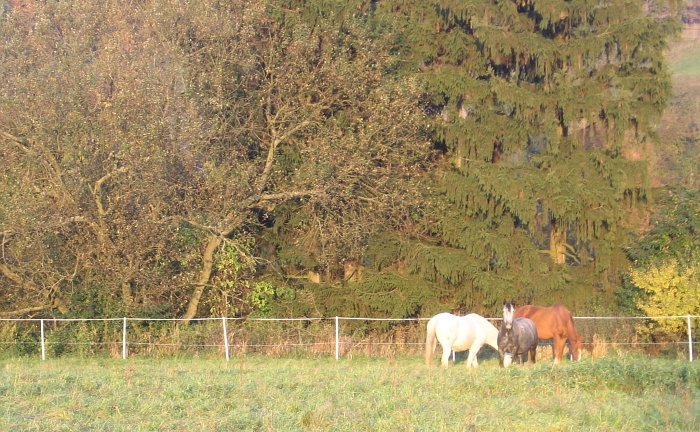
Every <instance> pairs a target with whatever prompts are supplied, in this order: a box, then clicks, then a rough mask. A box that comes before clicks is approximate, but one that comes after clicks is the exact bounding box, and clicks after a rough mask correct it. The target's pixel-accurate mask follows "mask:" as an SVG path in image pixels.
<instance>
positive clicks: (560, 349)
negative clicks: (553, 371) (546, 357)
mask: <svg viewBox="0 0 700 432" xmlns="http://www.w3.org/2000/svg"><path fill="white" fill-rule="evenodd" d="M565 344H566V339H564V338H562V337H561V336H559V335H554V364H557V363H559V362H560V361H561V357H562V356H563V355H564V345H565Z"/></svg>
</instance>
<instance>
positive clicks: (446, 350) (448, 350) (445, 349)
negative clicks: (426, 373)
mask: <svg viewBox="0 0 700 432" xmlns="http://www.w3.org/2000/svg"><path fill="white" fill-rule="evenodd" d="M450 354H452V345H451V344H445V345H443V346H442V358H441V359H440V363H441V364H442V367H443V368H447V365H448V364H449V362H450Z"/></svg>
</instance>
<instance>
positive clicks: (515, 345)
mask: <svg viewBox="0 0 700 432" xmlns="http://www.w3.org/2000/svg"><path fill="white" fill-rule="evenodd" d="M513 312H515V304H513V302H506V303H505V304H504V305H503V322H502V323H501V329H500V330H499V331H498V360H499V364H500V365H501V366H502V367H508V366H510V363H511V362H512V360H513V357H515V356H518V360H519V362H520V363H521V364H522V363H523V359H522V356H523V355H528V354H529V355H528V357H529V358H530V361H531V362H533V363H535V354H537V342H538V338H537V327H535V323H534V322H533V321H532V320H531V319H529V318H523V317H521V318H513Z"/></svg>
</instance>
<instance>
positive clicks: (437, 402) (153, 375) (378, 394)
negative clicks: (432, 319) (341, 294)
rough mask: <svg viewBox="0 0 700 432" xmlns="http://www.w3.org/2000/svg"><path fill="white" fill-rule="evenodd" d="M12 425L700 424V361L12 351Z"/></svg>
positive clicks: (613, 427) (1, 388) (6, 388)
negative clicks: (22, 354) (523, 362)
mask: <svg viewBox="0 0 700 432" xmlns="http://www.w3.org/2000/svg"><path fill="white" fill-rule="evenodd" d="M0 368H1V369H2V373H1V374H0V400H2V404H0V430H3V431H5V430H7V431H10V430H11V431H85V430H94V431H112V430H129V431H133V432H135V431H161V430H162V431H178V430H183V431H184V430H188V431H190V430H193V431H198V430H202V431H205V430H206V431H214V430H220V431H235V430H242V431H253V430H256V431H257V430H263V431H267V430H273V431H308V430H332V431H460V430H464V431H503V430H508V431H521V430H523V431H524V430H537V431H568V430H571V431H573V430H599V431H644V430H648V431H658V430H687V431H691V430H700V363H698V362H696V363H688V362H683V361H675V360H659V359H651V358H646V357H634V358H631V357H625V358H604V359H598V360H588V361H583V362H581V363H570V362H565V363H563V364H561V365H559V366H557V367H552V363H551V362H550V361H547V362H541V363H538V364H537V365H535V366H525V367H515V368H510V369H507V370H503V369H500V368H499V367H498V364H497V361H496V360H494V359H488V360H486V361H484V362H482V364H481V366H480V368H479V370H478V371H473V370H471V371H470V370H466V369H465V368H464V367H462V366H460V365H458V366H457V367H452V366H451V367H450V368H449V369H448V370H441V369H439V368H432V369H427V368H426V367H425V366H424V365H423V364H422V362H421V360H420V359H417V358H406V359H396V360H389V359H346V360H342V361H340V362H336V361H334V360H333V359H328V358H323V359H279V358H262V357H245V358H240V359H233V360H232V361H231V362H229V363H226V362H225V361H223V360H220V359H201V358H199V359H198V358H187V359H172V358H171V359H130V360H127V361H120V360H115V359H89V360H85V359H82V360H79V359H56V360H50V361H46V362H40V361H36V360H19V359H12V360H5V361H2V362H0Z"/></svg>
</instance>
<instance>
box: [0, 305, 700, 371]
mask: <svg viewBox="0 0 700 432" xmlns="http://www.w3.org/2000/svg"><path fill="white" fill-rule="evenodd" d="M697 318H700V315H661V316H580V317H574V320H579V321H585V320H606V321H607V320H654V321H657V320H666V319H669V320H670V319H676V320H683V321H685V322H686V323H687V336H688V339H687V341H679V342H619V341H618V342H599V343H600V344H603V345H604V344H609V345H621V346H631V345H669V344H677V345H685V344H687V346H688V360H689V361H693V359H694V350H693V344H695V343H698V342H694V341H693V325H692V321H693V320H694V319H697ZM429 319H430V318H371V317H340V316H336V317H308V318H307V317H299V318H227V317H220V318H194V319H191V320H189V321H194V322H207V321H217V320H218V321H221V322H222V326H223V345H220V344H190V345H188V346H191V347H223V348H224V355H225V358H226V360H227V361H228V360H229V359H230V358H231V351H230V350H231V346H230V342H229V332H228V321H235V322H241V321H263V322H301V321H305V322H314V321H317V322H318V321H333V322H334V330H335V331H334V342H335V343H334V345H335V346H334V348H335V359H336V360H339V359H340V357H341V338H342V332H341V327H342V321H368V322H372V321H379V322H381V321H391V322H411V321H412V322H419V321H427V320H429ZM487 319H488V320H491V321H500V320H501V319H502V318H500V317H493V318H487ZM100 321H102V322H109V321H117V322H118V321H121V323H122V341H121V342H122V344H121V345H122V346H121V357H122V358H123V359H126V358H127V357H128V346H129V345H133V346H139V345H151V346H161V347H165V346H179V344H168V343H143V342H136V341H134V342H129V341H128V323H129V322H130V321H132V322H160V321H170V322H186V321H185V320H182V319H179V318H143V317H132V318H129V317H122V318H51V319H47V318H43V319H42V318H0V323H2V322H38V323H39V324H40V344H41V359H42V360H45V359H46V336H45V323H46V322H52V323H58V322H85V323H88V322H100ZM99 344H100V343H95V342H92V343H91V342H72V343H68V345H99ZM104 344H108V343H104ZM359 344H362V342H359V343H358V345H359ZM371 344H372V345H376V346H386V345H392V344H393V343H392V342H371ZM313 345H318V346H322V345H327V343H314V342H311V343H289V342H287V343H285V346H289V347H301V346H313ZM404 345H422V343H416V342H405V343H404ZM254 346H255V347H275V346H278V344H256V345H254Z"/></svg>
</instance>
